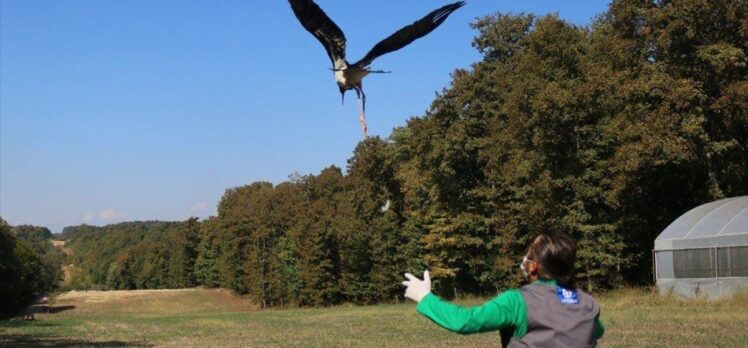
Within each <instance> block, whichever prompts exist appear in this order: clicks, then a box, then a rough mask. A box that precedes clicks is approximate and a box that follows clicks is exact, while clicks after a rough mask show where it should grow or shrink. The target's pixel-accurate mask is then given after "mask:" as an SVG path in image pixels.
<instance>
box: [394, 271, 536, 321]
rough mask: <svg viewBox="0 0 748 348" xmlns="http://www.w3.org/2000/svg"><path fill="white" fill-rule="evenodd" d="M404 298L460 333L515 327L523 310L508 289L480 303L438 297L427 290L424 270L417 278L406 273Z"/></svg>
mask: <svg viewBox="0 0 748 348" xmlns="http://www.w3.org/2000/svg"><path fill="white" fill-rule="evenodd" d="M405 277H406V278H408V280H407V281H404V282H403V285H405V286H407V289H406V290H405V297H407V298H410V299H412V300H413V301H416V302H418V306H417V307H416V310H417V311H418V313H421V314H422V315H424V316H426V317H427V318H429V319H431V320H432V321H433V322H435V323H436V324H438V325H439V326H441V327H443V328H445V329H447V330H450V331H453V332H457V333H461V334H471V333H477V332H485V331H492V330H499V329H503V328H508V327H516V326H517V325H521V323H522V320H521V319H522V317H521V316H522V314H523V312H521V311H522V310H523V309H524V302H523V300H522V295H520V294H519V292H518V291H516V290H510V291H507V292H504V293H503V294H501V295H499V296H497V297H495V298H494V299H492V300H490V301H488V302H486V303H484V304H483V305H480V306H473V307H463V306H458V305H454V304H452V303H449V302H447V301H444V300H442V299H440V298H439V297H438V296H436V295H434V294H432V293H431V279H430V277H429V273H428V271H426V272H424V273H423V277H424V279H423V280H420V279H418V278H416V277H415V276H413V275H412V274H410V273H406V274H405Z"/></svg>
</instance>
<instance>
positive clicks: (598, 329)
mask: <svg viewBox="0 0 748 348" xmlns="http://www.w3.org/2000/svg"><path fill="white" fill-rule="evenodd" d="M603 334H605V325H603V322H602V320H600V317H598V318H597V319H595V337H596V338H600V337H603Z"/></svg>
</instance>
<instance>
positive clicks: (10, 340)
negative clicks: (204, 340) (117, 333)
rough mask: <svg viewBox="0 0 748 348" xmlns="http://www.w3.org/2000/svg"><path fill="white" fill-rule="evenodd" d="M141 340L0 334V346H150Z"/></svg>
mask: <svg viewBox="0 0 748 348" xmlns="http://www.w3.org/2000/svg"><path fill="white" fill-rule="evenodd" d="M152 346H153V345H151V344H147V343H141V342H125V341H86V340H79V339H71V338H63V337H54V336H40V335H6V334H0V347H152Z"/></svg>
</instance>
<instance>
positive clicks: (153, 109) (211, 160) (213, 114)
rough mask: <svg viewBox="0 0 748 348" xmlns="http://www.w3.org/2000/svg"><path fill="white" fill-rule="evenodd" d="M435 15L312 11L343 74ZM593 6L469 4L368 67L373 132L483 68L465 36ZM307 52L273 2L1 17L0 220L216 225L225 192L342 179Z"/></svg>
mask: <svg viewBox="0 0 748 348" xmlns="http://www.w3.org/2000/svg"><path fill="white" fill-rule="evenodd" d="M448 2H449V1H436V0H434V1H432V0H429V1H394V0H393V1H389V0H387V1H384V0H383V1H333V0H318V1H317V3H318V4H319V5H320V6H321V7H322V8H323V9H324V10H325V11H326V12H327V14H328V15H329V16H330V17H331V18H332V19H333V20H335V21H336V22H337V24H338V25H339V26H340V27H341V29H343V31H344V32H345V34H346V37H347V39H348V49H347V52H348V56H349V60H356V59H358V58H360V57H361V56H363V55H364V54H365V53H366V51H368V49H369V48H371V46H373V45H374V44H375V43H376V42H378V41H379V40H381V39H383V38H385V37H386V36H388V35H389V34H391V33H392V32H394V31H395V30H397V29H399V28H400V27H402V26H404V25H406V24H409V23H411V22H413V21H414V20H416V19H418V18H420V17H421V16H423V15H425V14H426V13H428V12H429V11H431V10H433V9H435V8H437V7H439V6H442V5H444V4H446V3H448ZM607 6H608V1H540V0H526V1H518V0H507V1H488V0H473V1H468V4H467V6H465V7H464V8H462V9H460V10H458V11H457V12H455V13H454V14H453V15H452V16H450V18H449V19H448V20H447V21H446V22H445V23H444V24H443V25H442V26H441V27H439V28H438V29H437V30H435V31H434V32H432V33H431V34H430V35H428V36H426V37H425V38H423V39H420V40H418V41H416V42H415V43H413V44H412V45H410V46H408V47H406V48H404V49H402V50H400V51H398V52H394V53H391V54H389V55H386V56H383V57H381V58H379V59H378V60H376V61H375V62H374V64H373V68H376V69H384V70H391V71H392V72H393V73H392V74H386V75H373V76H370V77H368V78H367V79H366V80H365V81H364V90H365V91H366V93H367V97H368V100H367V102H368V103H367V119H368V124H369V131H370V134H373V135H380V136H383V137H386V136H388V135H389V134H390V133H391V131H392V129H393V128H394V127H399V126H402V125H404V124H405V121H406V120H407V119H409V118H410V117H413V116H418V115H422V114H423V113H424V111H425V110H426V109H427V108H428V107H429V104H430V102H431V101H432V100H433V99H434V96H435V93H436V92H438V91H441V90H442V88H444V87H446V86H447V85H448V84H449V81H450V73H451V72H452V71H453V70H454V69H456V68H469V66H470V64H471V63H473V62H476V61H478V60H479V59H480V57H479V55H478V53H477V52H476V51H475V50H474V49H473V48H472V47H471V39H472V37H473V36H474V35H475V32H474V31H473V30H472V29H470V27H469V23H470V22H472V21H473V20H474V19H475V18H476V17H479V16H484V15H488V14H493V13H496V12H502V13H505V12H512V13H520V12H527V13H535V14H546V13H558V14H559V16H560V17H561V18H563V19H565V20H567V21H570V22H572V23H575V24H578V25H587V24H589V23H590V22H591V20H592V19H593V18H594V16H595V15H597V14H600V13H602V12H603V11H605V9H606V8H607ZM328 68H329V60H328V58H327V56H326V54H325V52H324V50H323V49H322V47H321V46H320V44H319V43H318V42H317V41H316V40H315V39H314V38H313V37H312V36H311V35H310V34H309V33H307V32H306V31H305V30H304V29H303V28H302V27H301V25H300V24H299V23H298V21H297V20H296V18H295V17H294V16H293V13H292V12H291V9H290V7H289V6H288V3H287V2H286V1H248V0H243V1H227V0H224V1H184V0H180V1H156V2H152V1H135V0H132V1H88V0H74V1H66V0H58V1H36V0H2V1H0V216H2V217H3V218H4V219H6V220H7V221H8V222H9V223H11V224H13V225H19V224H34V225H42V226H47V227H49V228H50V229H52V231H53V232H57V231H60V230H61V229H62V228H63V227H64V226H69V225H78V224H80V223H89V224H95V225H103V224H108V223H114V222H119V221H128V220H152V219H158V220H182V219H185V218H187V217H189V216H198V217H207V216H210V215H213V214H215V211H216V204H217V203H218V201H219V200H220V198H221V196H222V195H223V193H224V191H225V190H226V189H227V188H229V187H234V186H239V185H244V184H248V183H250V182H253V181H258V180H266V181H270V182H273V183H278V182H281V181H283V180H286V179H287V177H288V175H290V174H292V173H294V172H298V173H301V174H308V173H318V172H319V170H321V169H322V168H324V167H326V166H328V165H331V164H334V165H337V166H340V167H343V168H345V163H346V160H347V159H348V158H349V157H350V156H351V154H352V151H353V149H354V147H355V146H356V143H357V142H358V141H360V140H361V139H362V134H361V131H360V130H359V124H358V120H357V104H356V100H355V96H354V94H353V93H349V94H348V96H347V98H346V99H347V100H346V104H345V106H343V107H341V105H340V95H339V92H338V89H337V87H336V85H335V83H334V82H333V79H332V73H331V72H330V71H329V70H328Z"/></svg>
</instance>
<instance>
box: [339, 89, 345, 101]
mask: <svg viewBox="0 0 748 348" xmlns="http://www.w3.org/2000/svg"><path fill="white" fill-rule="evenodd" d="M339 89H340V105H345V89H343V88H339Z"/></svg>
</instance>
